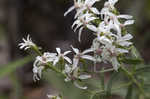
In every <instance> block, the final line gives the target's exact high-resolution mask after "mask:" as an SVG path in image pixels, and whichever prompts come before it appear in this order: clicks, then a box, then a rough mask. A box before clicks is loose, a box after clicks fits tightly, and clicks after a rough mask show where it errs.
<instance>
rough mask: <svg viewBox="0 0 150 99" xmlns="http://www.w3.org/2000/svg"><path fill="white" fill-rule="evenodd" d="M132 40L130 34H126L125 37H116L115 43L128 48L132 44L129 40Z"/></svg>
mask: <svg viewBox="0 0 150 99" xmlns="http://www.w3.org/2000/svg"><path fill="white" fill-rule="evenodd" d="M132 38H133V36H132V35H131V34H126V35H125V36H121V37H120V36H117V41H116V43H117V44H118V45H121V46H127V47H128V46H129V45H131V44H132V42H129V40H131V39H132Z"/></svg>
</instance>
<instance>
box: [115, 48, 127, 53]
mask: <svg viewBox="0 0 150 99" xmlns="http://www.w3.org/2000/svg"><path fill="white" fill-rule="evenodd" d="M116 50H117V52H119V53H128V50H126V49H121V48H117V49H116Z"/></svg>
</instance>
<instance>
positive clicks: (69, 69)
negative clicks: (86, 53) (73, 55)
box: [64, 64, 71, 73]
mask: <svg viewBox="0 0 150 99" xmlns="http://www.w3.org/2000/svg"><path fill="white" fill-rule="evenodd" d="M64 72H65V73H70V72H71V67H70V66H69V65H68V64H65V71H64Z"/></svg>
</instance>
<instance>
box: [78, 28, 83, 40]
mask: <svg viewBox="0 0 150 99" xmlns="http://www.w3.org/2000/svg"><path fill="white" fill-rule="evenodd" d="M83 29H84V28H83V27H81V28H80V30H79V38H78V39H79V42H81V34H82V30H83Z"/></svg>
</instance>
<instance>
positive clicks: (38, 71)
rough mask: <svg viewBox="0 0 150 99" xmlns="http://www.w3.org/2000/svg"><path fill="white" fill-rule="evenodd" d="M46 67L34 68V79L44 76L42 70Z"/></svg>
mask: <svg viewBox="0 0 150 99" xmlns="http://www.w3.org/2000/svg"><path fill="white" fill-rule="evenodd" d="M43 69H44V66H39V67H36V66H35V67H34V68H33V80H34V81H35V82H36V81H37V80H40V79H41V77H42V71H43Z"/></svg>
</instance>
